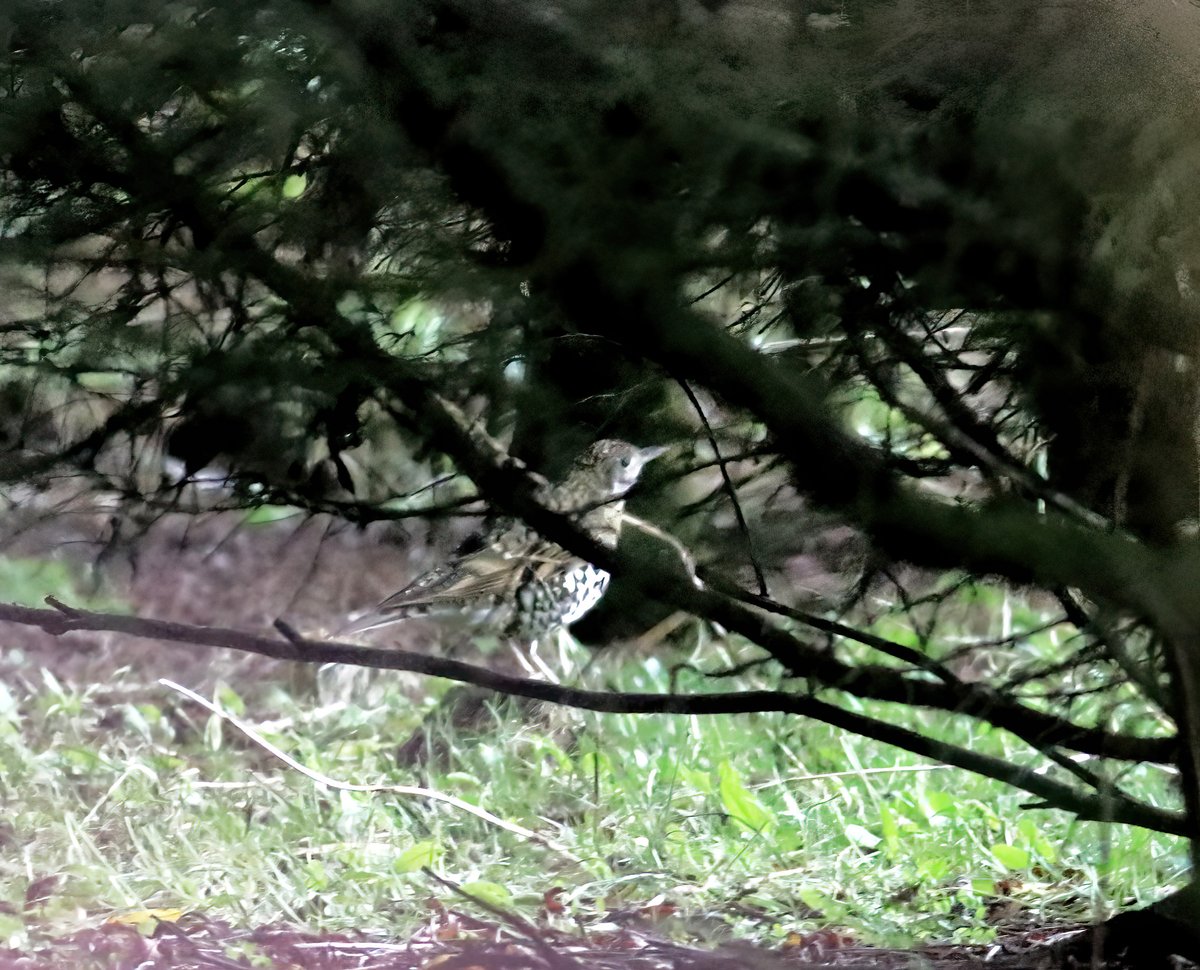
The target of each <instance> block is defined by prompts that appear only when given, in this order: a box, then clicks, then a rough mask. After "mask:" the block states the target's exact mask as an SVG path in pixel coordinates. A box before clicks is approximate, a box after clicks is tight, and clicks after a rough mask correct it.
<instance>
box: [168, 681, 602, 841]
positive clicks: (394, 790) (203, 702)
mask: <svg viewBox="0 0 1200 970" xmlns="http://www.w3.org/2000/svg"><path fill="white" fill-rule="evenodd" d="M158 682H159V683H160V684H162V685H163V686H164V687H169V688H170V689H171V690H173V691H176V692H177V693H179V694H182V695H183V696H184V697H186V698H188V700H192V701H195V702H196V703H197V704H199V705H200V706H201V707H203V708H204V709H205V710H207V711H209V712H210V713H212V714H215V715H216V716H217V717H219V718H221V719H222V720H224V721H228V722H229V723H230V724H232V725H233V726H234V727H235V728H237V729H238V730H239V731H241V732H242V734H244V735H245V736H246V737H248V738H249V739H250V740H251V741H253V742H254V743H255V744H257V745H258V746H259V747H260V748H262V749H263V750H264V751H266V752H267V753H268V754H270V755H271V756H273V757H275V758H278V759H279V760H280V761H282V762H283V763H284V764H285V765H287V766H288V767H289V768H291V769H292V770H293V771H298V772H299V773H300V774H302V775H304V776H305V777H306V778H311V779H312V780H313V781H315V782H317V783H318V784H321V785H326V786H328V787H329V788H332V789H334V790H335V791H352V792H369V793H376V792H378V793H382V794H389V795H407V796H409V797H412V798H425V799H429V800H430V801H435V802H443V803H444V804H446V805H451V806H453V807H454V808H457V809H459V811H463V812H467V813H469V814H471V815H474V816H475V817H476V818H480V819H483V821H485V822H487V823H488V824H489V825H495V826H496V827H497V828H502V829H504V830H505V831H506V832H512V833H513V835H518V836H520V837H521V838H523V839H526V840H528V841H531V842H537V843H539V844H541V845H544V846H546V847H547V848H548V849H553V850H554V851H555V852H560V853H562V854H563V855H565V856H567V858H569V859H572V860H573V861H575V862H578V861H579V857H578V856H577V855H575V854H574V853H573V852H571V851H570V850H569V849H568V848H567V847H566V846H564V845H562V844H560V843H558V842H555V841H554V840H553V839H550V838H547V837H546V836H544V835H540V834H539V833H537V832H534V831H532V830H531V829H527V828H525V827H524V826H521V825H517V824H516V823H514V822H506V821H505V820H504V819H502V818H499V817H497V816H495V815H493V814H492V813H491V812H489V811H487V810H486V809H482V808H479V807H478V806H476V805H472V804H471V803H470V802H464V801H463V800H462V799H461V798H455V797H454V796H453V795H447V794H446V793H445V792H440V791H437V790H436V789H433V788H418V787H417V786H415V785H357V784H354V783H352V782H346V781H338V780H337V779H335V778H330V777H329V776H328V775H324V774H322V773H321V772H319V771H314V770H313V769H312V768H309V767H308V766H307V765H303V764H301V763H300V762H299V761H297V760H296V759H295V758H293V757H292V756H291V755H289V754H288V753H287V752H285V751H283V750H281V749H280V748H277V747H276V746H275V745H273V744H272V743H271V742H270V741H268V740H267V739H266V738H264V737H263V736H262V735H261V734H259V733H258V731H256V730H255V729H254V728H252V727H251V726H250V725H249V724H247V723H246V722H245V721H243V720H242V719H241V718H239V717H238V716H237V715H235V714H230V713H229V712H228V711H226V710H223V709H222V708H220V707H218V706H217V705H216V704H214V703H213V702H212V701H210V700H207V699H206V698H204V697H201V696H200V695H199V694H197V693H196V692H195V691H194V690H191V689H190V688H187V687H184V686H183V685H182V684H177V683H175V681H173V680H168V679H167V678H166V677H160V678H159V681H158Z"/></svg>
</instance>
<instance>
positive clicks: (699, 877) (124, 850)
mask: <svg viewBox="0 0 1200 970" xmlns="http://www.w3.org/2000/svg"><path fill="white" fill-rule="evenodd" d="M723 649H724V648H723V646H721V645H720V644H712V643H709V644H707V645H706V646H705V648H704V653H705V657H704V658H703V659H701V658H699V657H698V658H696V660H697V663H701V662H703V663H704V664H705V665H712V664H714V663H715V662H716V658H715V657H714V650H715V651H716V652H717V653H719V652H720V651H721V650H723ZM596 666H597V669H596V670H595V671H594V672H593V673H592V674H591V675H590V677H591V680H592V682H594V683H608V684H611V685H612V686H614V687H619V688H622V689H627V690H665V689H668V682H669V676H668V671H667V669H666V668H665V666H664V665H663V663H662V662H660V661H658V660H655V659H648V660H647V659H644V658H642V659H638V660H636V661H634V660H626V661H625V662H618V661H615V660H612V661H606V662H604V663H601V664H597V665H596ZM748 676H749V675H748ZM384 683H385V684H386V683H387V682H386V681H384ZM756 683H758V682H756ZM376 686H377V687H378V686H379V685H378V683H377V684H376ZM729 686H730V685H729V683H728V682H722V684H721V687H722V689H728V688H729ZM698 689H706V688H704V686H703V685H699V686H698ZM370 696H371V697H372V703H371V706H370V707H360V706H357V705H356V704H354V703H350V702H346V703H337V704H332V705H324V706H322V705H319V704H318V703H317V702H316V701H314V700H313V699H312V698H296V697H293V696H290V695H289V694H288V693H286V692H285V691H284V689H283V687H282V686H279V687H273V686H270V685H268V686H266V687H263V688H260V689H258V690H256V692H255V696H254V699H253V702H252V704H251V706H249V707H247V701H246V700H245V699H244V698H242V697H240V696H239V695H238V694H237V693H236V692H234V691H233V690H232V689H231V688H229V687H223V688H221V689H220V690H218V691H217V692H216V700H217V702H218V703H220V704H222V705H223V706H224V707H225V708H226V709H227V710H230V711H231V712H233V713H235V714H241V715H243V716H244V717H245V718H246V719H247V720H248V721H250V722H251V723H254V724H257V725H259V727H260V729H261V730H262V731H263V733H264V735H265V736H266V737H267V738H268V739H269V740H270V741H271V742H272V743H273V744H276V745H278V746H279V747H280V748H282V749H284V750H285V751H287V752H288V753H289V754H290V755H291V756H292V757H294V758H296V759H298V760H299V761H301V762H302V763H303V764H305V765H306V766H308V767H309V768H312V769H314V770H316V771H318V772H322V773H324V774H326V775H329V776H331V777H333V778H336V779H340V780H342V781H346V782H353V783H357V784H379V785H425V786H428V787H430V788H434V789H437V790H439V791H441V792H444V793H446V794H449V795H453V796H456V797H458V798H460V799H463V800H465V801H468V802H470V803H472V804H474V805H477V806H479V807H481V808H484V809H486V810H487V811H489V812H491V813H494V814H495V815H497V816H499V817H501V818H503V819H507V820H510V821H512V822H516V823H518V824H519V825H521V826H524V827H526V828H528V829H532V830H534V831H536V832H539V833H541V834H543V835H545V836H547V837H549V838H550V839H552V840H553V841H554V842H556V843H557V844H559V845H560V847H561V851H559V850H555V849H552V848H548V847H546V846H545V845H540V844H538V843H536V842H533V841H531V840H529V839H527V838H523V837H521V836H518V835H515V834H513V833H512V832H510V831H507V830H505V829H502V828H499V827H497V826H496V825H493V824H490V823H488V822H486V821H483V820H481V819H479V818H477V817H475V816H473V815H470V814H468V813H466V812H464V811H462V810H461V809H458V808H455V807H452V806H450V805H446V804H442V803H437V802H432V801H429V800H428V799H426V798H422V797H418V796H414V795H406V794H398V793H395V792H370V793H368V792H359V791H339V790H335V789H332V788H330V787H329V786H326V785H323V784H321V783H319V782H316V781H314V780H312V779H311V778H308V777H305V776H304V775H302V774H300V773H299V772H297V771H295V770H293V769H291V768H289V767H287V766H285V765H284V764H283V763H282V762H280V761H278V760H277V759H275V758H274V757H272V756H271V755H269V754H268V753H266V752H265V751H264V750H263V749H262V748H261V747H259V746H258V745H256V744H254V743H252V742H250V741H248V740H247V739H246V737H245V736H243V735H242V734H241V733H240V732H238V731H237V730H235V729H234V728H233V727H232V726H231V725H230V724H229V723H228V722H226V721H223V720H221V719H220V718H218V717H215V716H212V715H211V714H209V713H208V712H206V711H205V710H204V709H202V708H201V707H199V706H198V705H197V704H195V703H193V702H191V701H188V700H186V699H185V698H183V697H181V696H179V695H178V694H176V693H174V692H172V691H171V690H169V689H167V688H166V687H162V686H159V685H147V684H145V683H142V682H140V681H139V679H138V677H137V675H136V672H134V671H131V670H125V671H121V672H118V673H117V674H116V675H115V676H114V677H113V678H112V679H111V680H110V681H109V682H108V683H106V684H104V685H95V686H91V687H88V688H85V689H79V688H74V687H69V686H64V685H63V684H61V683H59V682H58V681H57V680H55V679H54V678H53V677H52V676H49V675H46V676H44V677H42V678H41V679H40V682H38V686H37V687H36V688H35V689H34V690H32V691H31V692H30V693H28V694H22V695H21V696H17V695H15V694H14V693H12V692H10V691H9V690H8V689H6V688H3V687H0V796H2V798H3V804H4V806H5V809H4V813H3V817H4V819H5V821H4V822H3V823H0V846H2V847H3V848H2V852H0V887H3V888H0V944H3V943H4V941H6V940H7V941H9V943H10V945H13V944H16V945H20V944H21V943H22V942H23V941H27V940H28V939H29V938H30V937H31V936H38V935H41V934H46V933H58V932H64V931H68V930H70V929H72V928H75V927H77V926H80V925H91V924H94V923H95V922H97V921H98V920H102V919H104V918H108V917H110V916H112V915H115V914H122V913H129V912H137V911H140V910H144V909H148V908H163V909H182V910H201V911H203V912H204V913H206V914H208V915H209V916H215V917H220V918H224V919H227V920H229V921H231V922H234V923H238V924H260V923H270V922H276V921H287V922H292V923H296V924H300V925H303V926H306V927H309V928H314V929H316V928H320V929H326V930H340V929H355V930H358V931H363V930H369V931H378V932H380V933H385V934H388V935H390V936H400V937H403V936H404V935H405V934H407V933H408V932H411V931H412V930H413V929H414V928H416V927H417V926H418V925H419V924H420V923H421V922H422V920H423V919H425V918H426V917H427V915H428V908H427V907H428V900H429V898H430V897H433V896H438V897H442V898H445V895H446V894H445V891H444V890H443V889H441V888H440V887H438V886H437V885H435V884H434V883H432V881H431V880H430V879H429V878H428V876H426V875H425V874H424V873H423V872H422V871H421V867H422V866H423V865H429V866H430V867H431V868H432V869H433V870H434V871H436V872H438V873H439V874H442V875H444V876H446V877H448V878H450V879H453V880H455V881H457V882H459V883H464V884H468V885H470V886H471V887H472V888H473V889H474V890H475V891H476V892H478V893H480V894H482V895H485V896H487V897H488V898H489V899H492V900H493V901H496V902H500V903H502V904H503V905H505V906H508V907H510V908H512V909H513V910H515V911H517V912H519V913H522V914H524V915H526V916H529V917H531V918H535V917H537V916H538V915H539V914H540V913H541V912H542V909H543V902H544V895H545V894H546V893H547V892H548V891H550V890H552V889H555V888H556V887H562V889H563V891H562V893H561V895H560V896H559V897H558V899H559V901H560V902H561V903H563V904H564V905H565V907H566V913H565V914H563V915H562V916H559V917H557V918H559V919H562V920H568V919H569V918H570V917H578V918H579V919H581V920H584V921H587V922H596V921H609V922H612V921H618V922H619V921H621V920H625V921H630V920H632V921H634V922H635V923H636V922H639V921H647V922H651V923H653V924H654V926H655V929H656V931H657V932H661V933H666V934H668V935H676V936H681V937H688V938H692V939H702V940H708V941H716V940H718V939H723V938H727V937H736V938H742V939H746V938H749V939H755V940H759V941H763V942H778V941H781V940H783V939H785V938H786V937H787V936H788V934H795V933H804V932H807V931H811V930H815V929H820V928H827V927H840V928H845V929H846V930H848V931H849V932H850V933H851V934H853V935H854V936H855V937H856V938H858V939H861V940H864V941H869V942H876V943H886V944H893V945H903V944H906V943H909V942H913V941H921V940H928V939H940V940H954V941H961V942H984V941H987V940H989V939H991V938H992V937H993V936H994V934H995V931H996V930H995V927H996V919H997V918H998V914H999V913H1001V912H1003V913H1005V914H1007V915H1009V916H1011V915H1012V913H1013V911H1014V910H1016V909H1019V910H1021V912H1022V913H1023V915H1024V917H1025V918H1028V919H1031V920H1035V921H1043V920H1054V919H1078V918H1088V917H1089V916H1091V915H1092V914H1094V913H1099V914H1101V915H1103V914H1105V913H1107V912H1108V911H1110V910H1111V909H1113V908H1115V907H1118V906H1122V905H1126V904H1130V903H1137V902H1144V901H1148V900H1149V899H1152V898H1154V897H1156V896H1157V895H1159V894H1161V892H1162V891H1163V890H1164V888H1166V887H1168V886H1169V885H1171V884H1172V883H1173V882H1175V881H1178V880H1179V879H1181V878H1182V875H1183V873H1184V871H1185V866H1186V852H1185V847H1184V846H1183V844H1182V843H1181V842H1179V841H1178V840H1174V839H1170V838H1167V837H1163V836H1156V835H1152V834H1150V833H1147V832H1145V831H1142V830H1138V829H1132V828H1127V827H1122V826H1111V827H1105V826H1102V825H1099V824H1096V823H1090V822H1077V821H1074V820H1073V819H1072V818H1071V817H1069V816H1067V815H1065V814H1063V813H1061V812H1057V811H1049V810H1036V809H1034V810H1025V809H1022V805H1024V804H1025V803H1026V802H1027V801H1028V800H1029V798H1028V796H1026V795H1023V794H1021V793H1019V792H1014V791H1012V790H1010V789H1006V788H1005V787H1003V786H1001V785H999V784H996V783H994V782H990V781H988V780H986V779H982V778H979V777H976V776H973V775H969V774H966V773H964V772H961V771H958V770H956V769H938V770H932V771H930V770H912V769H921V768H924V767H926V766H924V765H923V764H922V762H921V761H920V760H919V759H917V758H914V757H910V756H907V755H905V754H903V753H902V752H897V751H895V750H894V749H891V748H887V747H884V746H882V745H878V744H876V743H874V742H870V741H865V740H863V739H860V738H855V737H850V736H847V735H844V734H842V733H840V732H838V731H836V730H834V729H831V728H829V727H826V726H824V725H821V724H817V723H813V722H810V721H803V720H798V719H795V718H787V717H784V716H782V715H760V716H751V717H736V718H734V717H711V718H697V717H685V716H661V717H654V718H638V717H633V716H619V715H596V714H589V713H576V714H571V715H570V716H569V717H568V718H567V720H568V721H569V724H570V732H571V734H572V740H571V741H570V742H568V741H567V740H565V739H564V737H563V734H562V732H561V731H552V730H547V729H546V728H545V726H544V725H541V726H539V725H536V724H533V723H530V720H529V719H527V718H520V717H518V716H516V715H513V714H511V713H510V714H508V715H505V714H503V713H502V712H499V713H497V714H496V715H495V716H496V718H497V720H496V722H495V724H494V725H493V727H492V728H491V729H490V730H488V731H486V733H485V734H484V736H483V737H480V738H476V739H474V740H473V741H471V742H470V743H468V742H467V741H465V740H462V739H460V743H459V744H458V745H457V746H456V748H455V750H454V752H453V754H452V757H451V760H450V763H449V764H447V765H445V766H443V767H442V768H439V769H437V770H435V771H432V773H431V774H430V775H429V776H427V777H426V776H424V775H421V774H414V773H413V772H412V771H408V770H402V769H400V768H398V767H397V766H396V764H395V758H394V753H395V749H396V747H397V745H398V743H399V742H400V741H402V740H403V739H404V738H405V737H407V736H408V735H409V733H410V732H411V731H412V730H413V729H414V728H415V727H416V726H417V725H418V723H419V722H420V721H421V719H422V717H423V716H424V715H425V713H426V711H427V710H428V708H429V707H430V705H431V703H432V701H429V702H415V701H413V700H411V699H410V696H409V694H408V693H407V692H406V691H404V690H400V689H394V690H373V691H371V692H370ZM860 707H861V708H862V709H863V710H867V711H869V712H872V713H876V714H883V715H884V716H887V717H889V718H891V719H892V720H894V721H896V722H898V723H906V724H909V725H911V726H916V727H921V728H923V729H925V730H932V731H936V732H937V733H938V735H939V736H940V737H945V738H948V739H950V740H955V741H959V742H961V743H966V744H969V745H971V746H972V747H974V748H976V749H978V750H982V751H987V752H989V753H992V754H997V755H1000V756H1004V757H1009V758H1013V759H1022V760H1028V759H1029V758H1030V757H1031V755H1030V754H1029V753H1028V752H1027V750H1026V749H1024V748H1023V746H1021V745H1020V744H1019V743H1017V742H1015V741H1014V740H1013V739H1012V738H1010V737H1008V736H1007V735H1005V734H1004V733H1003V732H999V731H994V730H989V729H987V728H985V727H983V726H980V725H978V724H974V723H972V722H970V721H967V720H966V719H961V718H948V717H945V716H937V717H935V716H933V715H929V714H923V713H920V712H913V711H907V710H901V709H890V710H889V709H886V708H884V707H882V706H880V705H860ZM1126 781H1127V783H1128V784H1131V785H1133V786H1134V787H1135V789H1136V790H1138V791H1139V792H1141V793H1142V794H1144V795H1145V796H1146V797H1150V798H1153V799H1154V800H1156V801H1157V802H1159V803H1162V804H1170V803H1171V802H1172V799H1173V795H1172V793H1171V790H1170V784H1169V779H1168V778H1166V777H1164V775H1163V774H1162V773H1161V772H1157V771H1155V770H1153V769H1151V768H1138V769H1136V770H1135V771H1134V773H1133V774H1132V776H1131V777H1130V778H1128V779H1126Z"/></svg>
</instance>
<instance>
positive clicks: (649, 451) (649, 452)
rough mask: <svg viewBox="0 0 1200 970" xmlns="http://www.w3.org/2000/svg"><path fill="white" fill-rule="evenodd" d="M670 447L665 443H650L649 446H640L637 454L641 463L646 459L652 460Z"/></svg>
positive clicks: (663, 453) (646, 460)
mask: <svg viewBox="0 0 1200 970" xmlns="http://www.w3.org/2000/svg"><path fill="white" fill-rule="evenodd" d="M668 451H670V448H669V447H668V446H667V445H651V446H650V447H649V448H641V449H639V451H638V456H639V457H640V458H641V459H642V464H645V463H646V462H648V461H654V459H655V458H658V457H660V456H662V455H665V454H666V453H667V452H668Z"/></svg>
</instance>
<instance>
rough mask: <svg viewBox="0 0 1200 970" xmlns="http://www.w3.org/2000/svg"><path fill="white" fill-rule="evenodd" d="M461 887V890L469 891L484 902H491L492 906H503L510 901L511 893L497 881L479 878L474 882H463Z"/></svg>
mask: <svg viewBox="0 0 1200 970" xmlns="http://www.w3.org/2000/svg"><path fill="white" fill-rule="evenodd" d="M462 889H463V892H465V893H469V894H470V895H472V896H474V897H475V898H476V899H481V900H483V902H485V903H491V904H492V905H493V906H499V907H501V908H503V907H506V906H508V905H509V904H510V903H512V893H510V892H509V891H508V889H507V888H505V887H504V886H501V885H500V883H498V882H488V881H486V880H483V879H480V880H478V881H476V882H468V883H464V884H463V887H462Z"/></svg>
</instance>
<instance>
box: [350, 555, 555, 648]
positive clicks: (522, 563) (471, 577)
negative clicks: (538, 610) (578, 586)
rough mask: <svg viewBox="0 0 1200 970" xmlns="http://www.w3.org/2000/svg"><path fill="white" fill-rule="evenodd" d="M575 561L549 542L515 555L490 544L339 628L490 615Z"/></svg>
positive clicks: (353, 629) (357, 630)
mask: <svg viewBox="0 0 1200 970" xmlns="http://www.w3.org/2000/svg"><path fill="white" fill-rule="evenodd" d="M573 561H575V559H574V557H572V556H570V554H569V553H567V552H566V551H565V550H563V549H562V548H560V547H558V546H555V545H553V544H551V543H548V542H537V543H536V544H534V545H525V546H524V548H522V549H521V550H520V551H519V552H511V553H510V552H506V551H505V549H504V546H503V545H489V546H486V547H485V548H483V549H480V550H479V551H477V552H473V553H470V554H468V555H465V556H460V557H457V558H455V559H452V560H451V561H449V562H447V563H445V564H444V565H442V566H438V567H437V568H436V569H433V570H431V571H429V572H427V573H425V574H424V575H423V576H420V577H419V578H418V579H416V580H415V581H413V582H412V583H410V584H409V585H408V586H406V587H404V589H402V590H400V591H399V592H397V593H393V594H392V595H391V596H389V597H388V598H387V599H385V600H384V601H383V602H382V603H380V604H379V605H378V606H377V607H376V608H375V609H374V610H372V611H371V612H370V613H369V614H367V615H366V616H362V617H359V618H358V619H356V620H354V621H352V622H351V624H350V625H349V626H348V627H346V628H344V629H343V630H342V631H340V632H341V633H363V632H366V631H367V630H372V629H375V628H377V627H381V626H387V625H388V624H391V623H395V622H397V621H400V620H404V619H408V618H409V617H413V616H430V615H437V614H444V613H460V614H462V616H463V618H464V619H470V618H471V616H472V615H473V614H476V613H480V614H487V613H489V612H491V610H492V609H494V608H495V606H496V605H497V604H498V603H501V602H503V601H505V600H506V599H508V598H510V597H514V596H515V595H516V590H517V588H518V587H519V586H520V585H522V584H523V583H526V582H530V581H531V580H536V579H537V578H539V577H545V576H546V575H547V574H548V573H550V572H553V571H554V570H556V569H560V568H565V567H568V566H569V565H570V564H571V563H572V562H573Z"/></svg>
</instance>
